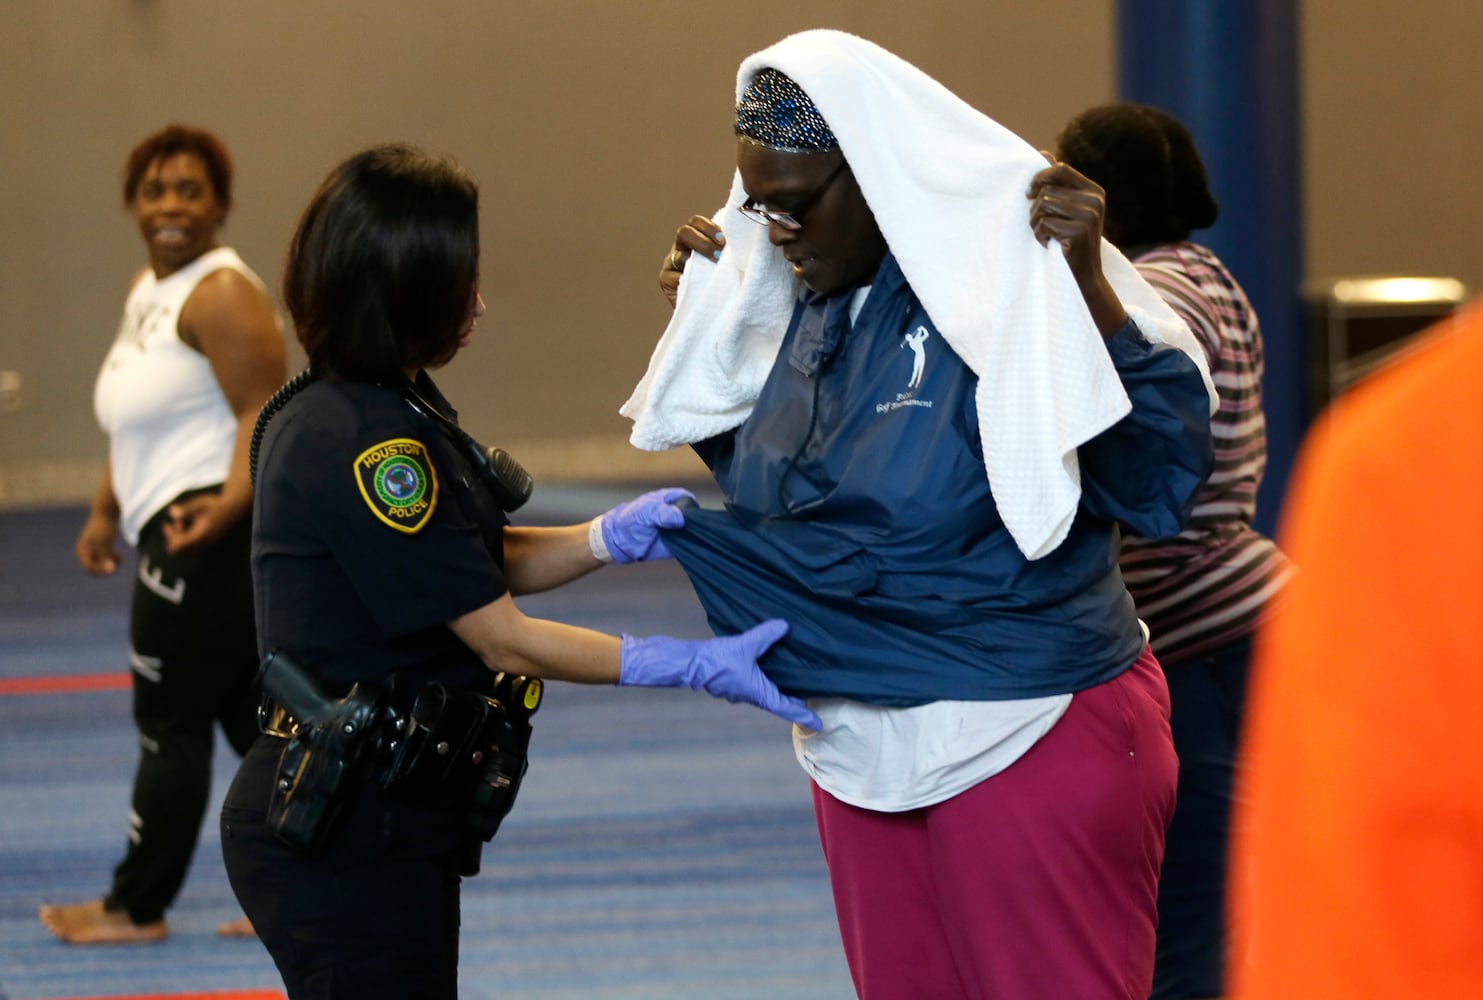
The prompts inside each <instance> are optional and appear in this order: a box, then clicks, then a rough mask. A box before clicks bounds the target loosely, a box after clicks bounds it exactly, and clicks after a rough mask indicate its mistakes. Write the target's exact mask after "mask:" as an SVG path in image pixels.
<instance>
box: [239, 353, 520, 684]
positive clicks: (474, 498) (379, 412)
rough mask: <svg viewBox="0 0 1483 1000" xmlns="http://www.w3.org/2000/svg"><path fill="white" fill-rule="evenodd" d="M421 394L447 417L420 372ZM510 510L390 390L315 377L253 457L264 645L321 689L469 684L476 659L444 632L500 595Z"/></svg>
mask: <svg viewBox="0 0 1483 1000" xmlns="http://www.w3.org/2000/svg"><path fill="white" fill-rule="evenodd" d="M419 390H420V391H421V393H422V395H423V396H424V398H427V399H428V400H429V402H431V403H432V404H433V405H434V406H435V407H437V408H438V410H439V411H440V412H442V413H444V414H445V415H449V416H452V411H451V408H449V407H448V406H447V402H446V400H444V399H443V398H442V396H441V395H440V394H438V393H437V390H436V388H434V387H433V386H432V383H431V382H430V381H429V380H427V379H426V378H425V377H424V378H423V379H422V380H421V381H420V382H419ZM504 524H505V519H504V515H503V513H502V512H500V511H499V510H498V509H497V508H494V507H493V505H492V504H490V503H488V502H487V500H486V499H484V498H483V496H482V489H481V487H480V486H479V484H478V481H477V479H476V477H474V476H473V475H472V473H471V472H470V470H468V469H467V467H466V466H465V464H464V462H463V460H462V459H461V458H460V457H459V456H458V455H457V453H456V452H455V451H454V450H453V448H452V447H451V446H450V445H449V444H448V443H447V442H446V440H445V439H444V438H443V435H442V433H441V432H440V431H439V430H438V429H437V428H436V427H435V426H434V425H433V424H432V423H431V422H430V421H428V420H427V419H426V418H424V417H422V416H420V415H419V414H417V413H415V412H414V411H413V410H412V409H411V407H409V406H408V405H407V404H406V402H405V401H404V400H403V399H402V398H401V395H400V392H399V391H398V390H397V389H394V388H388V387H384V386H377V385H365V384H360V383H331V382H323V381H318V382H312V383H310V384H309V385H308V386H307V387H306V388H304V389H303V390H301V391H300V392H299V393H298V394H296V395H295V396H294V397H293V398H292V399H290V400H289V401H288V402H287V403H286V404H285V405H284V407H283V408H282V410H281V411H279V412H278V413H277V414H276V415H274V417H273V418H272V420H271V421H270V422H269V423H268V426H267V429H266V431H265V433H264V435H263V439H262V443H261V445H260V448H259V453H258V470H257V496H256V499H255V503H254V509H253V552H252V571H253V584H254V588H255V597H256V601H257V616H258V639H259V643H260V645H261V647H262V652H263V653H265V654H266V653H267V652H269V651H272V650H277V649H282V650H285V651H287V652H289V653H291V654H293V655H294V656H295V657H296V658H297V659H298V660H299V661H300V662H302V663H303V664H304V665H305V666H306V667H307V668H309V669H310V671H311V672H312V673H313V674H314V675H315V676H316V677H317V678H318V680H319V681H320V682H321V684H323V685H324V686H325V688H326V690H327V691H329V692H331V693H343V691H344V690H346V689H348V687H349V686H350V684H352V683H354V682H355V681H358V680H368V679H370V680H382V679H385V678H387V677H388V676H389V675H390V674H393V673H395V674H397V675H398V676H399V677H401V678H403V679H411V678H415V679H416V680H417V681H430V680H438V681H441V682H443V683H445V684H449V685H450V686H459V687H470V686H473V685H476V684H478V683H479V682H480V681H481V680H483V679H487V677H488V670H487V668H485V666H484V665H483V663H482V662H481V661H480V660H479V658H478V657H477V656H476V655H475V654H474V653H473V651H471V650H470V649H469V648H468V647H467V646H465V645H464V644H463V643H462V642H461V641H459V639H458V638H457V637H456V636H454V634H453V633H452V632H451V631H450V630H449V629H448V628H447V627H446V625H447V623H448V622H450V621H452V620H453V619H455V618H458V617H459V616H461V615H464V614H467V613H468V612H470V611H473V610H475V609H477V608H480V607H483V606H484V605H486V604H489V603H490V602H492V601H494V600H497V599H498V598H499V597H501V596H502V595H504V594H505V593H506V592H507V590H508V588H507V586H506V584H505V579H504V573H503V571H502V566H503V549H502V546H501V544H500V539H501V537H502V534H501V533H502V529H503V526H504Z"/></svg>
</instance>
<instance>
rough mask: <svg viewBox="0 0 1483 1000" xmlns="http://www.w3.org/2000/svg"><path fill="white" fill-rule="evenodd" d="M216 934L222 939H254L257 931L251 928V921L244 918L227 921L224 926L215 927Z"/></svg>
mask: <svg viewBox="0 0 1483 1000" xmlns="http://www.w3.org/2000/svg"><path fill="white" fill-rule="evenodd" d="M216 934H217V936H218V937H224V938H255V937H257V931H255V930H253V928H252V921H251V920H248V919H247V918H246V917H238V918H237V919H236V920H228V921H227V922H226V923H224V924H217V925H216Z"/></svg>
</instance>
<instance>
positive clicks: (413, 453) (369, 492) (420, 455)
mask: <svg viewBox="0 0 1483 1000" xmlns="http://www.w3.org/2000/svg"><path fill="white" fill-rule="evenodd" d="M355 483H356V485H357V486H359V487H360V495H361V496H362V497H363V498H365V501H366V506H368V507H370V508H371V513H373V514H375V515H376V517H378V518H379V519H380V520H381V521H383V522H384V523H386V524H389V525H391V526H392V527H393V528H395V529H396V530H398V531H404V532H406V533H407V534H409V535H411V534H415V533H416V532H418V531H420V530H422V527H423V526H424V525H425V524H427V521H428V518H430V517H432V514H433V508H434V507H436V506H437V505H438V475H437V473H436V472H435V471H434V470H433V462H432V458H431V456H429V455H428V453H427V447H426V446H425V445H424V444H423V443H422V442H421V441H414V440H413V439H412V438H392V439H391V440H390V441H382V442H381V443H380V444H377V445H372V446H371V447H370V448H367V449H366V450H365V451H363V452H361V453H360V456H359V457H358V458H356V460H355Z"/></svg>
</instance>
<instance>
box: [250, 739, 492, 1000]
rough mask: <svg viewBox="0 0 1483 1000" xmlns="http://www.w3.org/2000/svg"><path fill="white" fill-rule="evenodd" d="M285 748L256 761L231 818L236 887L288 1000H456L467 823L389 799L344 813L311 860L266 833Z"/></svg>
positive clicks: (377, 797)
mask: <svg viewBox="0 0 1483 1000" xmlns="http://www.w3.org/2000/svg"><path fill="white" fill-rule="evenodd" d="M283 746H284V743H283V741H282V740H280V739H277V738H276V737H271V736H263V737H261V738H260V739H259V740H258V742H257V743H256V744H255V745H254V746H253V748H252V749H251V750H250V751H249V752H248V754H247V756H246V757H245V758H244V759H243V761H242V766H241V767H240V768H239V769H238V771H237V776H236V777H235V778H234V779H233V781H232V787H231V788H230V789H228V791H227V797H226V801H225V803H223V805H222V812H221V847H222V855H223V857H224V858H225V860H226V865H227V877H228V878H229V879H230V880H231V883H232V891H233V892H235V893H236V894H237V901H238V902H240V903H241V904H242V910H243V912H244V913H246V914H247V916H248V917H249V918H251V920H252V924H253V927H254V928H255V929H256V930H257V933H258V937H259V938H260V939H261V940H262V942H263V945H264V946H265V947H267V949H268V953H269V954H270V955H272V956H273V961H274V963H275V964H276V965H277V966H278V972H279V974H280V975H281V976H282V977H283V984H284V986H285V988H286V989H287V992H288V996H289V1000H456V998H457V996H458V929H459V887H460V883H461V880H460V877H459V874H458V855H459V848H460V846H461V845H462V843H463V840H464V837H465V834H464V832H463V831H464V829H465V823H466V821H465V819H464V817H463V815H462V813H460V812H458V811H455V810H450V809H442V810H439V809H429V808H424V807H421V806H414V805H411V804H409V803H405V802H398V801H392V800H388V799H386V798H385V797H384V796H383V795H382V794H381V792H380V790H379V789H378V788H376V787H375V786H374V785H370V784H368V785H366V786H364V787H362V788H360V789H358V790H357V791H356V792H355V793H354V795H353V796H352V797H351V799H350V800H349V801H348V802H347V804H346V806H345V811H344V813H343V814H342V815H341V817H340V819H339V822H338V823H337V825H336V826H335V828H334V832H333V833H332V834H331V836H330V839H329V842H328V845H327V846H326V847H325V849H324V851H323V853H321V854H320V855H318V856H316V857H313V858H306V857H304V856H302V855H300V854H298V853H296V852H294V851H293V850H291V849H289V848H288V847H286V846H285V845H284V844H283V843H281V842H280V841H279V840H278V839H277V837H275V836H274V835H273V833H272V831H271V829H269V827H268V826H267V823H266V820H265V812H266V809H267V802H268V797H269V795H270V794H271V791H272V784H273V779H274V773H275V770H276V767H277V763H278V757H279V755H280V753H281V752H282V749H283Z"/></svg>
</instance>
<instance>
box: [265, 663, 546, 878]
mask: <svg viewBox="0 0 1483 1000" xmlns="http://www.w3.org/2000/svg"><path fill="white" fill-rule="evenodd" d="M259 677H260V680H261V684H262V689H263V693H264V695H265V698H266V699H271V701H265V711H264V712H263V713H262V716H261V719H260V723H261V725H262V727H263V730H264V732H271V733H274V734H275V735H278V736H281V737H283V738H284V740H285V744H284V747H283V752H282V754H281V755H280V756H279V759H278V771H277V774H276V778H275V781H274V784H273V791H272V795H271V798H270V800H269V803H268V824H269V826H270V827H271V828H272V830H273V832H274V833H275V834H276V835H277V836H278V838H279V839H280V840H281V841H283V842H284V843H285V844H288V845H289V846H290V847H293V848H294V849H295V850H298V851H300V852H301V853H304V854H306V855H309V856H313V855H315V854H317V853H319V851H320V850H321V849H322V848H323V847H324V844H325V843H326V841H327V840H328V839H329V837H330V835H331V834H332V833H333V830H334V825H335V821H336V819H337V818H338V817H339V816H340V814H341V812H342V811H343V809H344V807H345V804H346V802H347V801H348V800H349V798H350V797H351V795H353V794H354V792H355V790H356V789H357V788H358V787H359V786H360V785H361V783H363V782H366V781H371V780H375V781H377V782H378V783H379V784H380V786H381V788H382V789H383V790H384V791H385V792H386V794H387V795H388V796H390V797H393V798H396V799H400V800H403V801H409V802H414V803H418V804H422V805H429V806H453V807H457V808H459V809H461V810H463V812H464V815H465V816H466V817H467V823H468V833H469V840H468V844H467V850H466V851H465V852H464V855H463V858H462V859H461V862H460V867H461V874H464V875H474V874H477V873H478V871H479V853H480V845H481V844H483V843H485V842H487V841H489V840H490V839H491V838H493V837H494V835H495V833H496V832H497V831H498V830H499V826H500V823H501V822H502V821H503V820H504V818H505V816H506V815H508V814H509V812H510V808H511V807H512V806H513V805H514V804H515V797H516V795H517V794H518V793H519V791H520V781H521V779H522V778H523V777H524V776H525V770H526V767H527V758H526V754H527V752H528V750H529V748H530V733H531V725H530V717H531V715H533V714H534V713H535V711H536V709H537V708H539V707H540V703H541V695H542V693H543V690H544V688H543V686H542V684H541V681H540V680H539V679H537V678H533V677H516V676H511V675H509V674H504V673H501V674H498V675H497V676H496V678H495V682H494V686H493V689H492V693H490V694H485V693H482V692H477V691H450V690H449V689H448V688H446V687H445V686H444V685H442V684H440V683H437V682H430V683H427V684H424V685H422V686H421V687H420V688H418V689H417V691H416V693H415V694H414V695H413V696H412V699H411V703H410V704H409V705H407V706H406V707H405V708H402V707H399V706H398V704H397V702H398V699H397V698H394V697H391V696H388V695H387V694H386V689H384V688H380V687H372V686H370V685H363V684H357V685H355V686H354V687H352V688H351V689H350V691H349V693H348V694H346V695H345V697H343V698H340V699H338V700H332V699H329V698H327V697H325V696H324V694H323V693H322V692H321V691H320V690H319V688H318V687H317V686H316V685H315V683H314V681H313V678H311V677H310V676H309V675H308V674H307V673H305V672H304V671H303V669H302V668H301V667H299V666H298V664H296V663H294V662H293V660H292V659H291V658H290V657H288V656H287V655H286V654H284V653H282V652H276V653H274V654H272V655H271V656H269V657H268V658H267V659H266V660H264V661H263V666H262V669H261V671H260V673H259ZM267 709H271V711H268V710H267Z"/></svg>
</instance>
